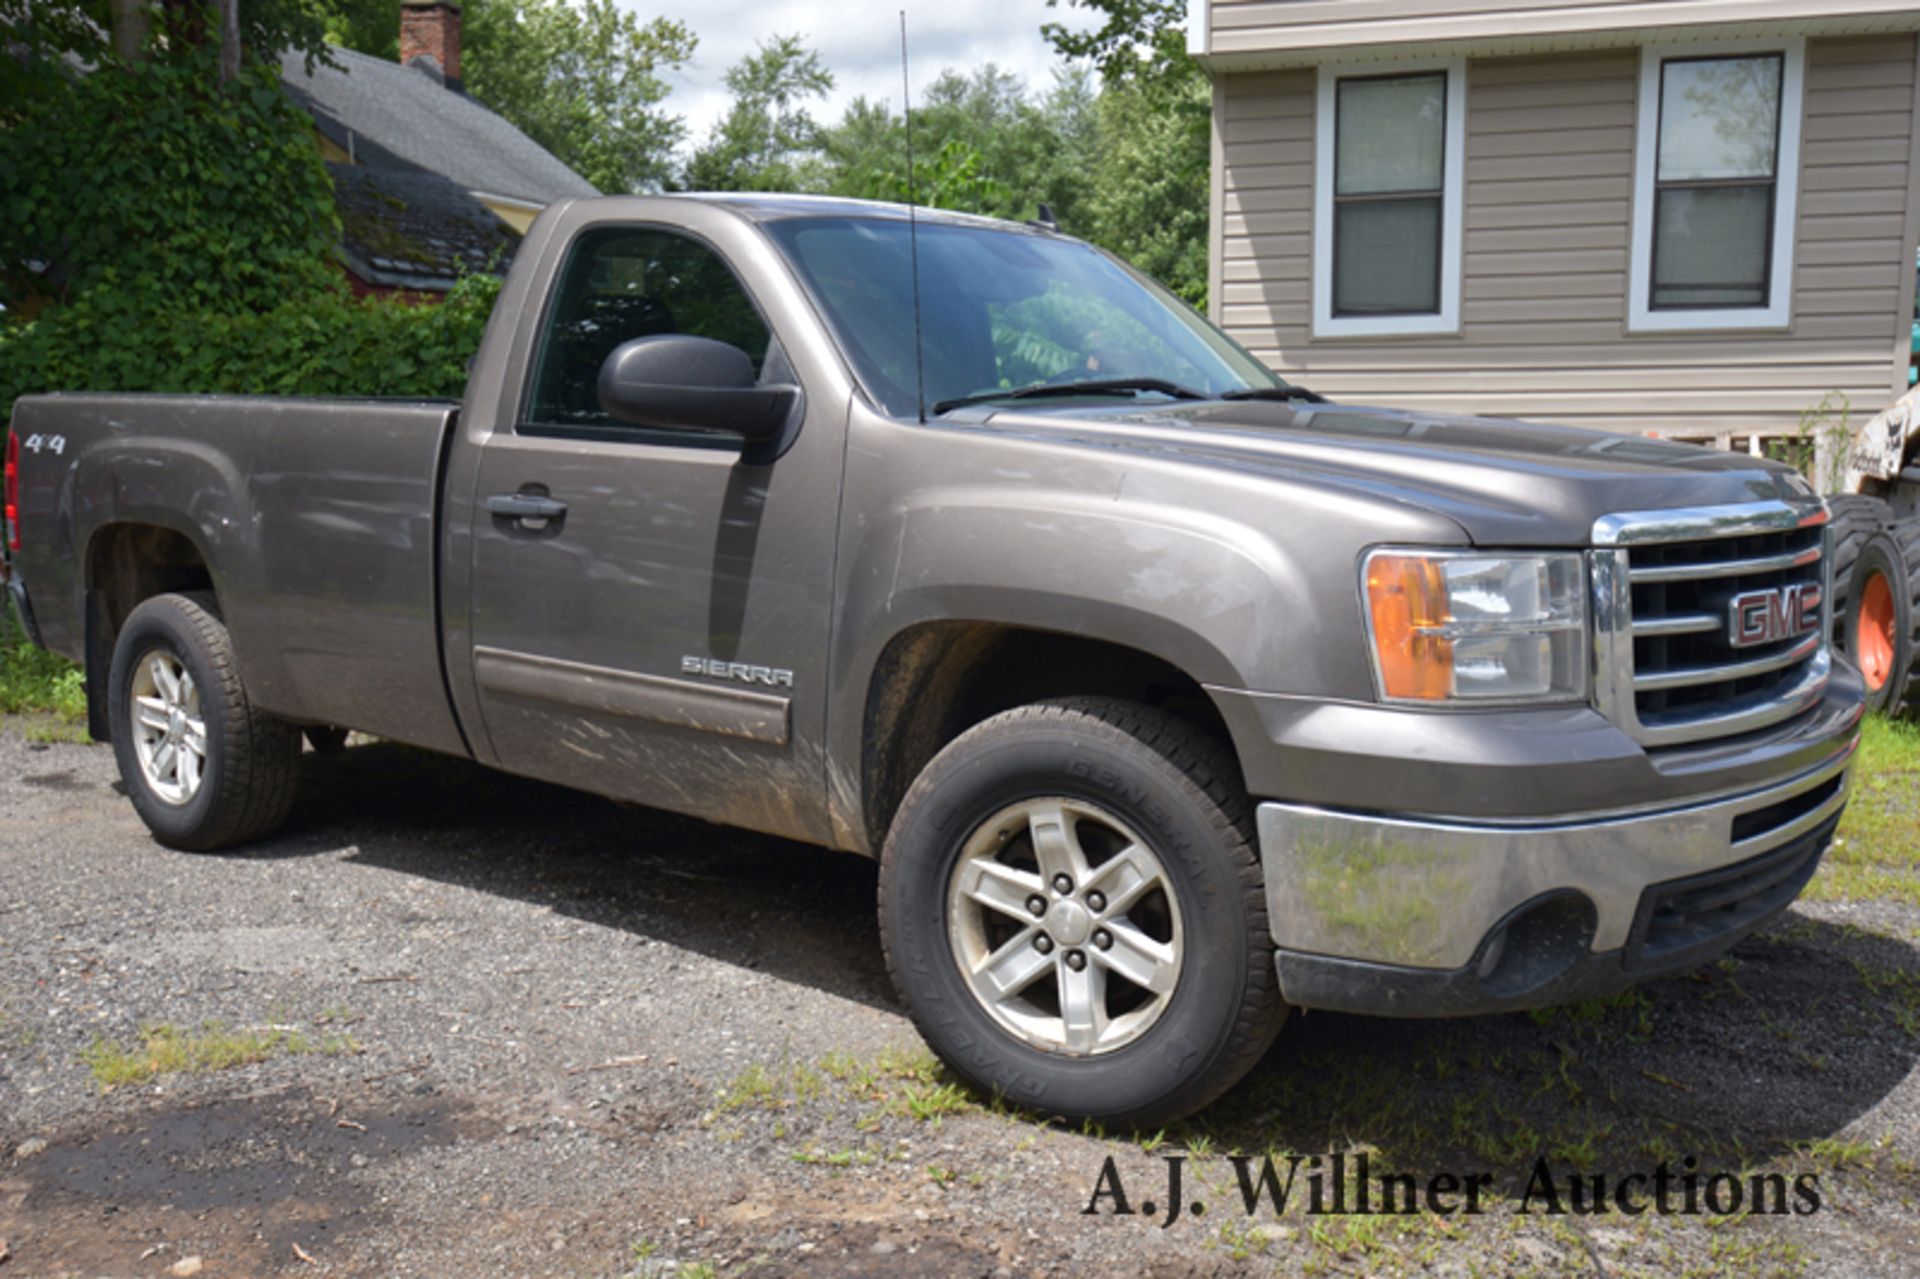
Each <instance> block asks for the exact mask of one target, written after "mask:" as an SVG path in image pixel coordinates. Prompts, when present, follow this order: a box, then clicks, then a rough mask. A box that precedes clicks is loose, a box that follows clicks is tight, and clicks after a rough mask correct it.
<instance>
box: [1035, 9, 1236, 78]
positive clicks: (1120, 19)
mask: <svg viewBox="0 0 1920 1279" xmlns="http://www.w3.org/2000/svg"><path fill="white" fill-rule="evenodd" d="M1062 2H1063V0H1047V8H1049V9H1054V8H1058V7H1060V5H1061V4H1062ZM1064 3H1065V5H1066V7H1067V8H1069V9H1088V10H1091V11H1093V12H1094V13H1099V14H1104V15H1106V21H1105V22H1103V23H1101V24H1100V26H1099V27H1097V28H1095V29H1094V30H1092V31H1075V30H1073V29H1072V28H1070V27H1067V26H1065V25H1063V24H1061V23H1058V22H1048V23H1043V24H1042V25H1041V27H1040V34H1041V35H1043V36H1045V37H1046V38H1047V42H1048V43H1049V44H1051V45H1052V46H1053V47H1054V48H1055V49H1056V50H1057V51H1058V52H1059V53H1060V55H1061V56H1062V57H1065V58H1071V59H1075V60H1085V61H1089V62H1091V63H1093V65H1094V66H1095V67H1096V68H1097V69H1098V70H1099V72H1100V78H1101V79H1102V80H1104V81H1106V82H1107V83H1108V84H1116V83H1124V82H1128V81H1133V80H1141V79H1145V80H1160V79H1165V78H1168V77H1171V78H1173V79H1184V78H1186V77H1187V76H1189V75H1191V74H1194V73H1197V72H1198V70H1199V68H1198V67H1197V66H1196V65H1195V64H1194V61H1193V59H1192V58H1190V57H1188V56H1187V35H1186V19H1187V0H1064Z"/></svg>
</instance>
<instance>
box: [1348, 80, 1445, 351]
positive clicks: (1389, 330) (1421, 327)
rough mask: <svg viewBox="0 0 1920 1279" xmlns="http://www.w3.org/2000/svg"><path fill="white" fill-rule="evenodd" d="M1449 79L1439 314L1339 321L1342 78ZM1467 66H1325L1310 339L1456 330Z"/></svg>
mask: <svg viewBox="0 0 1920 1279" xmlns="http://www.w3.org/2000/svg"><path fill="white" fill-rule="evenodd" d="M1435 73H1441V74H1444V75H1445V76H1446V90H1445V94H1444V96H1443V98H1442V102H1443V103H1444V107H1443V110H1444V112H1445V118H1444V119H1443V121H1442V128H1441V140H1442V141H1441V145H1442V147H1443V148H1444V149H1443V152H1442V155H1441V171H1440V181H1441V184H1440V231H1439V272H1440V297H1439V309H1438V310H1437V311H1430V312H1415V313H1408V314H1400V315H1337V314H1335V313H1334V309H1333V285H1334V280H1333V276H1334V263H1335V258H1336V254H1335V245H1334V240H1335V235H1336V229H1335V228H1336V227H1337V225H1338V219H1337V217H1336V204H1337V201H1336V198H1335V186H1336V184H1337V181H1338V177H1339V156H1338V153H1337V147H1338V145H1339V99H1340V82H1341V81H1342V80H1383V79H1412V78H1414V77H1418V76H1427V75H1433V74H1435ZM1466 141H1467V61H1466V59H1465V58H1438V59H1433V58H1428V59H1418V60H1408V61H1406V62H1377V63H1364V64H1359V63H1356V64H1345V63H1322V64H1321V65H1320V68H1319V84H1318V91H1317V96H1316V101H1315V109H1314V182H1313V336H1314V337H1316V338H1342V337H1412V336H1422V335H1433V334H1458V333H1459V332H1460V275H1461V244H1462V240H1463V230H1464V228H1463V226H1462V222H1463V214H1464V212H1465V208H1466Z"/></svg>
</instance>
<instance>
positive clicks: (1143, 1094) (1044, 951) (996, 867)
mask: <svg viewBox="0 0 1920 1279" xmlns="http://www.w3.org/2000/svg"><path fill="white" fill-rule="evenodd" d="M1062 819H1064V820H1062ZM1063 832H1070V833H1068V834H1065V835H1064V837H1063V834H1062V833H1063ZM1136 846H1143V847H1144V848H1145V849H1146V853H1145V857H1144V858H1142V857H1141V856H1140V855H1139V853H1138V852H1137V850H1136ZM1254 848H1255V842H1254V835H1253V815H1252V807H1251V805H1250V804H1249V802H1248V800H1247V797H1246V795H1245V793H1244V791H1243V790H1242V789H1241V784H1240V782H1239V780H1238V770H1237V769H1236V768H1235V766H1234V762H1233V760H1232V757H1231V756H1230V755H1229V754H1228V753H1227V752H1226V751H1224V750H1223V749H1222V748H1221V747H1220V746H1219V745H1217V744H1216V743H1215V742H1214V741H1212V740H1211V739H1210V738H1208V737H1206V736H1204V735H1203V734H1201V733H1200V732H1198V731H1197V730H1195V729H1194V728H1192V727H1191V726H1189V725H1187V724H1185V723H1183V722H1181V721H1180V720H1177V719H1175V718H1173V717H1172V716H1169V715H1166V714H1163V713H1161V712H1159V711H1155V710H1151V709H1149V708H1146V707H1143V706H1138V705H1135V704H1133V703H1130V702H1123V701H1118V700H1109V699H1105V698H1071V699H1064V700H1059V701H1051V702H1041V703H1037V704H1035V705H1031V706H1024V707H1020V708H1018V709H1016V710H1011V711H1007V712H1005V713H1004V714H1001V715H997V716H995V717H993V718H992V719H989V720H987V721H985V722H984V723H982V724H979V725H977V726H975V727H974V728H972V729H969V730H968V731H967V732H966V733H964V734H962V735H961V736H960V737H958V738H957V739H955V740H954V741H953V742H952V743H950V744H949V745H948V746H947V747H946V748H945V749H943V750H942V751H941V752H940V753H939V754H938V755H936V756H935V757H934V759H933V760H932V762H931V763H929V764H928V765H927V767H926V769H925V771H923V772H922V773H921V774H920V776H919V778H918V779H916V780H915V781H914V783H913V785H912V786H911V787H910V788H909V789H908V792H907V795H906V798H905V799H904V800H902V802H901V805H900V809H899V812H898V813H897V814H896V816H895V818H894V822H893V827H892V830H891V831H890V833H889V834H888V837H887V842H886V847H885V849H884V851H883V854H882V858H881V869H880V936H881V941H882V944H883V946H884V947H885V950H886V956H887V964H888V967H889V970H890V971H891V972H892V974H893V977H894V981H895V984H896V986H897V987H898V988H899V991H900V995H901V998H902V999H903V1000H905V1002H906V1004H907V1008H908V1010H909V1012H910V1013H911V1014H912V1017H913V1020H914V1024H915V1025H916V1026H917V1027H918V1028H919V1030H920V1033H921V1034H922V1035H923V1036H924V1037H925V1038H926V1040H927V1042H928V1043H929V1044H930V1045H931V1046H932V1047H933V1050H934V1051H935V1052H936V1053H938V1054H939V1056H940V1057H941V1059H942V1060H943V1061H945V1062H946V1063H947V1065H948V1066H949V1067H951V1068H952V1069H953V1070H954V1071H955V1072H956V1073H958V1074H959V1075H961V1076H962V1077H964V1078H965V1079H967V1080H968V1081H970V1082H971V1083H973V1084H974V1085H975V1086H977V1087H979V1088H981V1089H983V1090H986V1091H989V1092H992V1093H994V1094H996V1095H1003V1096H1005V1097H1007V1098H1008V1099H1009V1100H1011V1101H1013V1102H1014V1103H1016V1104H1019V1105H1022V1106H1026V1107H1028V1108H1030V1109H1033V1110H1036V1111H1040V1112H1042V1113H1045V1114H1048V1115H1057V1116H1061V1117H1064V1118H1070V1119H1092V1120H1098V1121H1101V1122H1112V1123H1118V1124H1123V1125H1131V1126H1137V1127H1157V1126H1160V1125H1163V1124H1166V1123H1168V1122H1170V1121H1172V1120H1175V1119H1178V1118H1179V1117H1181V1116H1183V1115H1186V1114H1190V1113H1191V1112H1193V1111H1195V1110H1198V1109H1199V1108H1200V1107H1202V1106H1204V1105H1206V1104H1207V1103H1208V1102H1210V1101H1212V1100H1213V1099H1214V1098H1216V1097H1218V1096H1219V1095H1220V1094H1221V1093H1223V1092H1225V1091H1226V1090H1227V1089H1228V1088H1230V1087H1232V1086H1233V1084H1235V1083H1236V1082H1238V1081H1239V1080H1240V1078H1241V1077H1242V1076H1243V1075H1245V1074H1246V1073H1247V1071H1248V1070H1250V1069H1251V1068H1252V1067H1253V1065H1254V1063H1256V1062H1257V1061H1259V1059H1260V1057H1261V1055H1262V1054H1263V1053H1265V1052H1266V1050H1267V1048H1268V1047H1269V1046H1270V1045H1271V1044H1272V1043H1273V1039H1274V1036H1275V1035H1276V1034H1278V1033H1279V1030H1280V1025H1281V1022H1282V1021H1283V1020H1284V1019H1285V1017H1286V1013H1287V1007H1286V1005H1285V1004H1284V1003H1282V1002H1281V999H1280V990H1279V981H1278V977H1277V974H1276V973H1275V970H1274V955H1273V941H1272V937H1271V935H1270V932H1269V930H1268V925H1267V904H1266V896H1265V893H1264V890H1263V887H1262V883H1261V877H1260V862H1259V858H1258V856H1257V855H1256V853H1255V851H1254ZM1076 849H1077V850H1078V852H1079V854H1080V855H1081V856H1082V857H1083V858H1084V862H1079V861H1075V853H1074V850H1076ZM1043 850H1044V851H1045V854H1046V860H1045V861H1042V860H1041V856H1040V854H1041V853H1042V851H1043ZM1122 850H1125V852H1124V855H1123V854H1122ZM1063 865H1065V866H1069V867H1071V866H1073V865H1082V866H1083V869H1084V866H1085V865H1091V867H1092V869H1091V871H1090V872H1086V873H1085V878H1083V879H1082V880H1081V881H1080V882H1078V883H1074V884H1072V885H1071V886H1070V887H1069V888H1068V890H1067V891H1065V892H1064V893H1063V892H1062V891H1061V889H1060V888H1059V886H1058V885H1057V883H1056V882H1055V881H1054V879H1053V877H1054V876H1055V875H1056V873H1057V869H1058V868H1059V867H1061V866H1063ZM982 867H985V868H986V869H981V868H982ZM1143 867H1144V868H1146V869H1145V870H1143V869H1142V868H1143ZM1147 871H1152V872H1156V873H1157V874H1158V875H1159V878H1158V880H1153V881H1151V882H1154V883H1155V884H1156V887H1155V888H1153V889H1152V890H1151V891H1147V892H1145V893H1144V894H1143V895H1141V896H1139V897H1137V898H1135V899H1133V900H1131V901H1130V902H1127V903H1125V904H1123V902H1122V900H1121V899H1122V898H1125V897H1127V895H1128V894H1127V893H1126V891H1125V890H1126V889H1127V886H1128V884H1129V883H1133V884H1136V885H1137V884H1138V883H1140V882H1144V881H1146V879H1147V874H1146V872H1147ZM968 884H975V885H977V886H979V888H980V889H982V890H985V889H986V888H988V887H991V888H992V890H993V892H992V894H991V895H993V896H996V897H997V898H1000V899H1001V900H1000V901H999V904H998V905H997V906H993V907H989V906H984V905H981V904H980V898H979V897H977V896H975V895H974V893H972V892H969V891H964V888H963V886H965V885H968ZM1103 888H1104V889H1106V890H1109V891H1112V892H1113V896H1114V900H1111V901H1109V900H1107V899H1106V898H1105V896H1104V895H1103V893H1102V892H1101V890H1102V889H1103ZM1036 898H1038V899H1039V900H1040V902H1041V904H1042V906H1043V909H1044V914H1043V917H1040V918H1035V917H1034V916H1033V914H1032V912H1031V907H1032V904H1033V903H1034V902H1035V900H1036ZM1023 905H1025V906H1026V908H1027V909H1028V911H1029V913H1028V914H1026V915H1022V914H1020V913H1019V911H1020V909H1021V907H1022V906H1023ZM1089 911H1090V912H1092V913H1087V912H1089ZM1103 911H1104V912H1105V913H1104V914H1102V913H1100V912H1103ZM1103 922H1104V923H1105V924H1111V926H1112V930H1111V931H1110V932H1109V931H1108V930H1107V928H1105V927H1103V926H1102V924H1103ZM1089 929H1091V932H1089V931H1088V930H1089ZM1042 935H1045V936H1046V938H1047V941H1046V942H1045V943H1042V942H1041V941H1040V940H1039V939H1040V937H1041V936H1042ZM1103 936H1104V938H1105V943H1104V945H1103ZM1056 937H1057V938H1058V940H1055V938H1056ZM1143 937H1144V938H1145V939H1146V940H1145V941H1144V942H1143V941H1142V940H1141V939H1142V938H1143ZM1028 938H1031V941H1030V942H1029V941H1028V940H1027V939H1028ZM1029 946H1031V951H1032V952H1037V953H1038V954H1039V955H1040V956H1041V958H1040V959H1034V958H1033V954H1032V953H1030V950H1029ZM1149 954H1154V955H1158V956H1159V957H1160V959H1159V961H1158V962H1152V961H1148V960H1143V958H1142V957H1143V956H1145V955H1149ZM1076 955H1078V956H1079V960H1078V963H1079V967H1078V968H1072V967H1071V966H1072V965H1073V964H1074V962H1075V956H1076ZM986 956H991V957H992V960H993V962H992V963H991V964H987V965H985V966H984V967H983V969H982V971H990V970H1000V969H1002V968H1004V969H1005V970H1006V971H1009V972H1011V971H1014V969H1015V968H1016V967H1019V968H1020V969H1021V971H1023V972H1025V971H1033V972H1035V973H1037V974H1038V975H1037V976H1034V977H1033V978H1032V980H1031V983H1030V984H1026V985H1020V984H1018V983H1017V982H1016V983H1010V984H1009V987H1008V991H1007V992H1002V993H1001V994H999V995H998V996H997V997H996V998H995V1000H994V1001H993V1002H992V1004H991V1008H992V1009H993V1010H991V1011H990V1003H989V999H988V997H987V996H986V995H979V994H976V993H975V981H976V979H974V978H970V977H969V976H968V975H967V972H966V971H964V970H963V965H964V964H966V963H967V957H971V958H972V959H974V960H979V959H981V958H983V957H986ZM1003 959H1004V960H1005V964H1004V965H1003V963H1002V960H1003ZM1123 969H1124V970H1125V971H1126V973H1128V974H1131V975H1133V976H1138V977H1140V978H1141V979H1142V983H1144V984H1134V983H1130V982H1128V981H1126V980H1125V979H1124V977H1123V976H1121V975H1120V974H1121V973H1122V970H1123ZM1096 978H1097V981H1096V980H1095V979H1096ZM1162 982H1164V983H1165V986H1164V989H1161V990H1155V989H1154V987H1155V986H1158V985H1160V984H1161V983H1162ZM1069 983H1072V984H1071V985H1070V984H1069ZM1090 985H1091V986H1092V987H1093V988H1094V989H1095V990H1096V991H1098V990H1104V992H1105V993H1104V994H1099V995H1097V996H1096V997H1095V998H1096V1000H1097V1002H1098V1003H1099V1004H1100V1006H1101V1008H1102V1010H1103V1012H1104V1013H1105V1014H1106V1020H1105V1021H1104V1023H1103V1022H1101V1021H1099V1020H1094V1019H1090V1018H1088V1019H1076V1020H1078V1021H1080V1023H1081V1029H1080V1030H1079V1031H1078V1032H1075V1031H1074V1030H1073V1028H1072V1027H1071V1026H1070V1025H1069V1019H1068V1018H1067V1017H1066V1016H1064V1015H1063V1014H1062V1013H1061V1011H1060V1008H1061V1004H1062V1002H1063V1000H1069V999H1070V998H1071V994H1070V992H1072V991H1083V992H1084V991H1085V990H1087V989H1088V988H1089V986H1090ZM1049 1006H1051V1008H1052V1010H1053V1011H1052V1014H1051V1016H1049V1015H1048V1008H1049ZM1096 1032H1098V1037H1097V1038H1096V1037H1095V1033H1096ZM1069 1036H1074V1038H1072V1039H1070V1038H1069Z"/></svg>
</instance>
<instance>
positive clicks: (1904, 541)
mask: <svg viewBox="0 0 1920 1279" xmlns="http://www.w3.org/2000/svg"><path fill="white" fill-rule="evenodd" d="M1887 533H1888V535H1889V536H1890V537H1892V539H1893V543H1894V546H1895V547H1896V548H1898V550H1899V555H1900V563H1901V565H1902V567H1904V568H1905V569H1906V574H1907V665H1906V668H1905V672H1904V675H1903V676H1902V677H1901V678H1900V679H1899V680H1898V682H1897V683H1896V684H1895V685H1894V687H1893V688H1892V689H1891V690H1890V692H1889V693H1888V697H1887V712H1888V714H1891V715H1900V716H1904V717H1906V718H1908V719H1920V515H1915V516H1911V517H1909V518H1907V519H1904V520H1897V521H1895V522H1894V523H1893V525H1892V526H1891V527H1889V528H1888V530H1887Z"/></svg>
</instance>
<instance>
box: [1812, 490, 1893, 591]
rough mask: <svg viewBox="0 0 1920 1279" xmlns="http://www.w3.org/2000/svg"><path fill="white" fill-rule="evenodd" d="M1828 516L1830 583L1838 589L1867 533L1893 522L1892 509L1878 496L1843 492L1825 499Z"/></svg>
mask: <svg viewBox="0 0 1920 1279" xmlns="http://www.w3.org/2000/svg"><path fill="white" fill-rule="evenodd" d="M1827 516H1828V519H1829V520H1830V522H1831V524H1832V528H1833V584H1834V589H1835V590H1839V589H1842V588H1841V584H1842V583H1843V582H1845V581H1846V579H1847V575H1848V573H1849V571H1850V570H1851V569H1852V567H1853V561H1854V560H1855V559H1856V558H1857V557H1858V556H1859V554H1860V547H1861V544H1862V543H1864V542H1865V541H1866V540H1867V537H1868V535H1869V534H1872V533H1877V532H1880V531H1881V530H1883V529H1885V528H1886V527H1887V525H1888V524H1889V523H1891V522H1892V520H1893V509H1892V508H1891V507H1889V506H1888V505H1887V504H1886V503H1885V502H1883V501H1881V500H1880V499H1879V498H1877V497H1862V496H1860V495H1859V494H1857V493H1842V494H1839V495H1838V496H1836V497H1830V498H1828V499H1827ZM1835 616H1838V614H1835Z"/></svg>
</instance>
